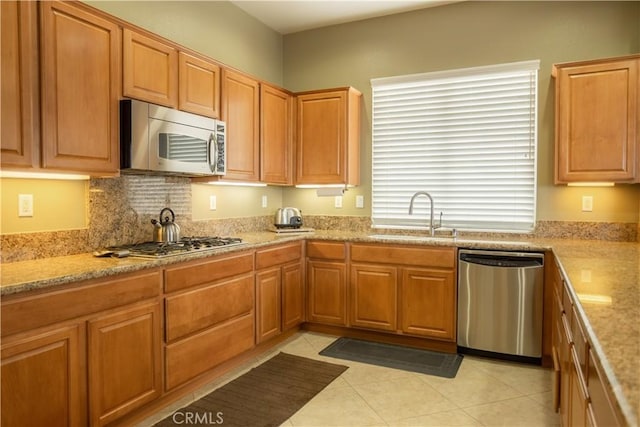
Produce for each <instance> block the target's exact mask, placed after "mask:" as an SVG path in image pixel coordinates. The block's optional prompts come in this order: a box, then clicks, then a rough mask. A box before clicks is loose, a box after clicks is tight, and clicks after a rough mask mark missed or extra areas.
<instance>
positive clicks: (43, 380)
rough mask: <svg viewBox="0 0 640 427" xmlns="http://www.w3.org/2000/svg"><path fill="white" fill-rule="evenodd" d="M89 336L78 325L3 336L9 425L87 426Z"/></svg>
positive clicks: (3, 421) (4, 418)
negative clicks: (86, 364)
mask: <svg viewBox="0 0 640 427" xmlns="http://www.w3.org/2000/svg"><path fill="white" fill-rule="evenodd" d="M84 334H85V330H84V325H83V324H81V323H77V324H71V325H67V326H60V327H56V328H54V329H50V330H48V331H44V332H42V331H39V332H33V333H27V334H21V336H19V337H15V336H14V337H13V338H9V339H5V338H4V337H3V342H2V347H1V349H2V351H1V352H2V372H1V378H2V390H1V393H2V400H1V406H2V412H1V414H2V415H1V418H0V419H1V422H0V423H1V424H2V426H3V427H12V426H20V427H21V426H25V425H33V426H84V425H86V372H85V363H84V357H85V342H86V341H85V338H84Z"/></svg>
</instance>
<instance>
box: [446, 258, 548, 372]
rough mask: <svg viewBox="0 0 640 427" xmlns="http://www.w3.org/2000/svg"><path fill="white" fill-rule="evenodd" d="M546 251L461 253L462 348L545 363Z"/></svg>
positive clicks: (460, 319)
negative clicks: (543, 316)
mask: <svg viewBox="0 0 640 427" xmlns="http://www.w3.org/2000/svg"><path fill="white" fill-rule="evenodd" d="M543 283H544V255H543V254H541V253H525V252H506V251H504V252H503V251H484V250H472V249H460V250H459V251H458V350H459V351H460V352H462V353H471V354H480V355H490V356H497V357H501V358H505V359H512V360H520V361H525V362H530V363H540V358H541V356H542V291H543Z"/></svg>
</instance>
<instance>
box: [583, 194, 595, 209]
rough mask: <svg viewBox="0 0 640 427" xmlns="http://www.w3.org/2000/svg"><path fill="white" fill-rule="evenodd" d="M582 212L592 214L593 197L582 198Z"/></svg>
mask: <svg viewBox="0 0 640 427" xmlns="http://www.w3.org/2000/svg"><path fill="white" fill-rule="evenodd" d="M582 212H593V196H582Z"/></svg>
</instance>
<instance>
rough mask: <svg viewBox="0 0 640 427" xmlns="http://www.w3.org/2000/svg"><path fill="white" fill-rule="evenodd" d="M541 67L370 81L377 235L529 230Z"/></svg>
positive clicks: (519, 65) (528, 63)
mask: <svg viewBox="0 0 640 427" xmlns="http://www.w3.org/2000/svg"><path fill="white" fill-rule="evenodd" d="M538 69H539V61H526V62H517V63H512V64H501V65H495V66H488V67H477V68H469V69H462V70H453V71H445V72H437V73H426V74H417V75H409V76H399V77H389V78H381V79H373V80H372V81H371V84H372V89H373V133H372V137H373V153H372V163H373V164H372V173H373V179H372V219H373V225H374V226H375V227H400V228H405V227H426V226H428V218H429V201H428V199H427V198H426V197H424V196H419V197H418V198H417V199H416V201H415V204H414V211H413V215H409V201H410V199H411V196H412V195H413V194H414V193H415V192H417V191H426V192H428V193H429V194H431V196H432V197H433V199H434V210H435V220H434V222H435V223H438V222H439V218H440V212H442V224H443V226H447V227H456V228H461V229H475V230H505V231H524V230H531V229H533V227H534V225H535V212H536V152H537V113H536V112H537V86H538Z"/></svg>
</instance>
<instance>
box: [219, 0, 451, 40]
mask: <svg viewBox="0 0 640 427" xmlns="http://www.w3.org/2000/svg"><path fill="white" fill-rule="evenodd" d="M230 1H231V2H232V3H233V4H235V5H236V6H238V7H239V8H241V9H242V10H244V11H245V12H247V13H248V14H249V15H251V16H253V17H254V18H256V19H258V20H259V21H261V22H263V23H264V24H266V25H267V26H268V27H270V28H272V29H274V30H275V31H277V32H279V33H280V34H289V33H295V32H298V31H304V30H310V29H313V28H319V27H325V26H328V25H334V24H342V23H345V22H351V21H358V20H361V19H368V18H374V17H377V16H384V15H391V14H394V13H400V12H407V11H410V10H416V9H423V8H426V7H435V6H440V5H443V4H448V3H454V2H455V1H450V0H286V1H283V0H230Z"/></svg>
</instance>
